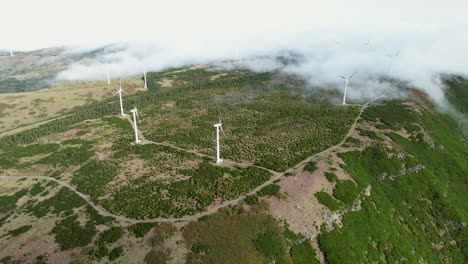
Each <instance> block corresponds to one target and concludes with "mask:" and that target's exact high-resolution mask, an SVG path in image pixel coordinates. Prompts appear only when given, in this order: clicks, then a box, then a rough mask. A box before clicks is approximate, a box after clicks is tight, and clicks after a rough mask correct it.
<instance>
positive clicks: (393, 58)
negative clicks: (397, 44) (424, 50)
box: [387, 51, 400, 76]
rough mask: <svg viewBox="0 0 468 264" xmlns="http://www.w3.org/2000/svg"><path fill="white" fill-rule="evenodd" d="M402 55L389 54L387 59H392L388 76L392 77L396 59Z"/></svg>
mask: <svg viewBox="0 0 468 264" xmlns="http://www.w3.org/2000/svg"><path fill="white" fill-rule="evenodd" d="M398 55H400V51H398V52H396V53H394V54H387V57H389V58H390V66H389V68H388V75H389V76H390V75H392V70H393V63H394V62H395V58H396V57H397V56H398Z"/></svg>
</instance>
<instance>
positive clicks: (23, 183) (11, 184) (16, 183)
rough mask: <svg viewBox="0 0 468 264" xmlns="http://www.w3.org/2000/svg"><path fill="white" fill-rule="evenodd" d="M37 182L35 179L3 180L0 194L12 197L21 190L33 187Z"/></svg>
mask: <svg viewBox="0 0 468 264" xmlns="http://www.w3.org/2000/svg"><path fill="white" fill-rule="evenodd" d="M35 182H36V181H34V180H33V179H26V180H16V179H3V180H2V184H1V185H0V194H2V195H12V194H14V193H16V192H17V191H19V190H20V189H24V188H29V187H31V186H32V185H33V184H34V183H35Z"/></svg>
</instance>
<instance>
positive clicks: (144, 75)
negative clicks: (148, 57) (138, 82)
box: [143, 70, 148, 89]
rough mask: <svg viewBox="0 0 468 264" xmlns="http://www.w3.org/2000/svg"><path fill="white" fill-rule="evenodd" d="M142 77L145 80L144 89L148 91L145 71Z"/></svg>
mask: <svg viewBox="0 0 468 264" xmlns="http://www.w3.org/2000/svg"><path fill="white" fill-rule="evenodd" d="M143 77H144V78H145V89H148V83H147V82H146V70H144V71H143Z"/></svg>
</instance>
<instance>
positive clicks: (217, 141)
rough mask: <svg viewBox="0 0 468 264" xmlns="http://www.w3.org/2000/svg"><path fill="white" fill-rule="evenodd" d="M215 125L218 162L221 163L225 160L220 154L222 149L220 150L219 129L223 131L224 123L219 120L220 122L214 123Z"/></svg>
mask: <svg viewBox="0 0 468 264" xmlns="http://www.w3.org/2000/svg"><path fill="white" fill-rule="evenodd" d="M214 127H215V128H216V164H221V163H222V162H223V160H222V159H221V157H220V156H221V155H220V150H219V131H220V130H221V131H223V133H224V130H223V125H222V124H221V120H219V121H218V123H216V124H214Z"/></svg>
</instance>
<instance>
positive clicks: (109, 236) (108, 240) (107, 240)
mask: <svg viewBox="0 0 468 264" xmlns="http://www.w3.org/2000/svg"><path fill="white" fill-rule="evenodd" d="M122 235H123V229H122V227H120V226H113V227H111V228H109V229H107V230H106V231H104V232H102V233H101V234H100V235H99V238H98V240H97V241H96V243H97V244H98V245H101V246H103V245H106V244H112V243H115V242H116V241H117V240H119V239H120V238H121V237H122Z"/></svg>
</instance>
